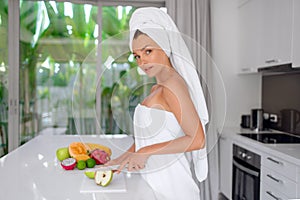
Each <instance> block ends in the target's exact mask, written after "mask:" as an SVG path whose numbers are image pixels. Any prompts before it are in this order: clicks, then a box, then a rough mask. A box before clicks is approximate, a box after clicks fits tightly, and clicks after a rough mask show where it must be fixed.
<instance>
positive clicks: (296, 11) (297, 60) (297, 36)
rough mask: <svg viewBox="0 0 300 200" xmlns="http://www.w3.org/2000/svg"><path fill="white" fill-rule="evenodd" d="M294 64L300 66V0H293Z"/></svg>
mask: <svg viewBox="0 0 300 200" xmlns="http://www.w3.org/2000/svg"><path fill="white" fill-rule="evenodd" d="M293 3H294V5H293V36H292V37H293V42H292V65H293V67H300V1H299V0H294V1H293Z"/></svg>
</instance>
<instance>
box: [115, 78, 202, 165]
mask: <svg viewBox="0 0 300 200" xmlns="http://www.w3.org/2000/svg"><path fill="white" fill-rule="evenodd" d="M163 87H164V88H163V93H162V98H163V99H164V100H165V102H166V105H168V108H164V109H166V110H169V111H171V112H172V113H173V114H174V115H175V117H176V119H177V121H178V122H179V124H180V126H181V128H182V130H183V132H184V133H185V135H184V136H182V137H179V138H176V139H174V140H171V141H167V142H162V143H157V144H153V145H149V146H145V147H143V148H141V149H139V150H138V151H137V152H135V153H132V154H130V156H129V157H127V158H126V159H125V160H123V162H122V163H121V165H120V167H119V170H122V169H123V168H124V167H125V166H126V165H127V164H128V170H129V171H131V170H139V169H142V168H144V167H145V163H146V161H147V159H148V158H149V156H151V155H158V154H174V153H183V152H188V151H193V150H199V149H201V148H203V147H204V146H205V135H204V131H203V128H202V124H201V121H200V119H199V116H198V113H197V111H196V109H195V106H194V104H193V102H192V100H191V98H190V95H189V92H188V90H187V87H186V85H185V82H184V81H183V80H182V79H173V80H171V81H170V82H168V84H166V85H164V86H163Z"/></svg>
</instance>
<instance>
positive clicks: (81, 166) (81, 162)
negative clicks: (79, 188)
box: [76, 160, 86, 170]
mask: <svg viewBox="0 0 300 200" xmlns="http://www.w3.org/2000/svg"><path fill="white" fill-rule="evenodd" d="M76 167H77V169H79V170H83V169H85V168H86V163H85V161H84V160H79V161H77V165H76Z"/></svg>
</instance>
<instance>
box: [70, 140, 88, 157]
mask: <svg viewBox="0 0 300 200" xmlns="http://www.w3.org/2000/svg"><path fill="white" fill-rule="evenodd" d="M69 154H70V156H71V157H75V156H76V155H82V154H86V155H87V149H86V147H85V145H84V144H83V143H82V142H72V143H71V144H70V145H69Z"/></svg>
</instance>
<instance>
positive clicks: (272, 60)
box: [238, 0, 293, 73]
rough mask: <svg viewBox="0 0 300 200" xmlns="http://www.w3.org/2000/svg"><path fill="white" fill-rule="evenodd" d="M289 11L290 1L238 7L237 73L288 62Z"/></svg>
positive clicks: (256, 2) (265, 1)
mask: <svg viewBox="0 0 300 200" xmlns="http://www.w3.org/2000/svg"><path fill="white" fill-rule="evenodd" d="M292 11H293V1H286V0H263V1H261V0H248V1H245V2H243V4H240V5H239V7H238V20H239V21H238V31H239V33H238V35H239V39H238V41H239V56H238V58H239V62H238V63H239V72H241V73H246V72H256V71H257V68H258V67H266V66H273V65H280V64H286V63H290V62H291V59H292V58H291V57H292V52H291V51H292V25H293V23H292V18H293V12H292Z"/></svg>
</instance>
